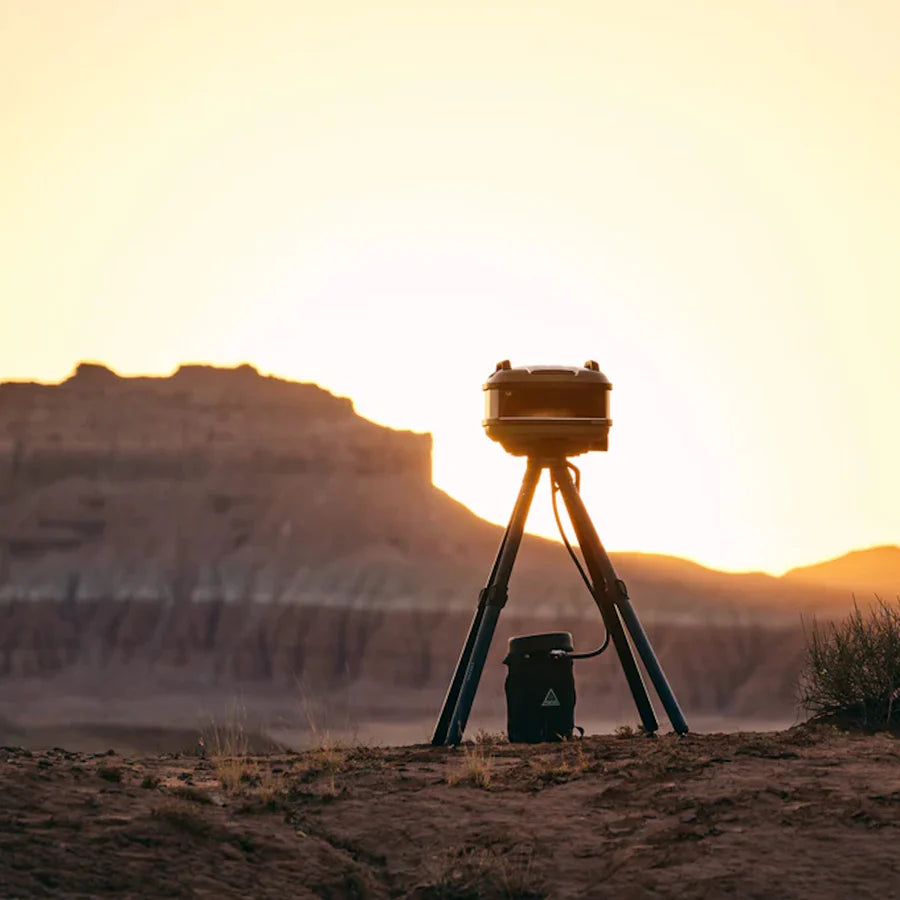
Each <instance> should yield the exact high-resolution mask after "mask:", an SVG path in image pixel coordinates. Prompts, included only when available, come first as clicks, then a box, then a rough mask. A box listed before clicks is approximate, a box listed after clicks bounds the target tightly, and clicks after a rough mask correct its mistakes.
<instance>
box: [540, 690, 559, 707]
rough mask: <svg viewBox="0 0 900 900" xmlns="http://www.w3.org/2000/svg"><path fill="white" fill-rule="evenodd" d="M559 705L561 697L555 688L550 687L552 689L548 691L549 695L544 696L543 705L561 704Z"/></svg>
mask: <svg viewBox="0 0 900 900" xmlns="http://www.w3.org/2000/svg"><path fill="white" fill-rule="evenodd" d="M559 705H560V703H559V698H558V697H557V696H556V692H555V691H554V690H553V688H550V690H549V691H547V696H546V697H544V702H543V703H542V704H541V706H559Z"/></svg>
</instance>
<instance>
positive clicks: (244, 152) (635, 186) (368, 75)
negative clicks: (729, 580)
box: [0, 0, 900, 572]
mask: <svg viewBox="0 0 900 900" xmlns="http://www.w3.org/2000/svg"><path fill="white" fill-rule="evenodd" d="M898 10H900V8H898V6H897V5H896V4H894V3H891V2H883V3H875V2H869V3H861V4H853V5H852V8H851V7H848V8H839V7H838V6H837V5H833V4H824V3H812V2H800V3H795V4H784V3H776V2H755V0H753V2H751V0H747V2H743V3H739V4H736V5H735V4H730V5H728V8H727V9H726V8H725V5H722V4H711V3H701V2H684V3H679V4H671V3H667V2H662V0H660V2H655V3H633V4H623V3H592V4H578V3H568V2H564V3H557V4H553V5H552V7H551V6H543V7H542V6H531V7H527V6H523V5H521V4H500V5H492V6H491V7H490V8H489V9H485V8H483V6H482V5H481V4H474V5H469V6H467V5H455V6H452V7H439V6H437V5H434V4H428V3H415V4H402V5H393V6H389V7H376V6H375V5H373V4H369V3H364V2H334V3H328V4H312V3H293V2H270V3H267V4H251V3H249V2H192V3H189V4H184V3H175V2H153V3H150V2H145V3H140V2H136V3H126V4H122V3H116V2H86V0H76V2H63V0H59V2H40V0H28V2H24V0H19V2H6V3H3V4H2V13H0V83H2V85H3V87H2V88H0V97H2V101H0V103H2V107H0V108H2V113H3V114H2V119H0V129H2V137H3V141H2V147H0V197H2V198H3V201H2V203H0V248H2V265H0V303H2V320H0V322H2V325H0V378H2V379H11V378H19V379H38V380H58V379H61V378H64V377H66V376H67V375H68V374H69V373H70V372H71V370H72V369H73V367H74V365H75V364H76V363H77V362H78V361H79V360H83V359H91V360H99V361H103V362H105V363H106V364H108V365H109V366H111V367H112V368H114V369H116V370H117V371H119V372H120V373H123V374H133V373H159V374H165V373H168V372H170V371H172V370H173V369H174V368H175V367H176V366H177V365H178V364H179V363H181V362H186V361H192V362H210V363H215V364H229V365H230V364H236V363H240V362H244V361H248V362H251V363H252V364H254V365H256V366H257V367H258V368H259V369H260V370H261V371H263V372H266V373H274V374H277V375H280V376H283V377H287V378H292V379H298V380H304V381H314V382H316V383H318V384H321V385H322V386H324V387H327V388H328V389H330V390H332V391H334V392H336V393H339V394H343V395H346V396H349V397H352V398H353V400H354V402H355V404H356V408H357V411H358V412H359V413H360V414H362V415H364V416H366V417H369V418H371V419H373V420H375V421H377V422H379V423H383V424H387V425H390V426H393V427H395V428H411V429H415V430H427V431H430V432H432V433H433V435H434V481H435V484H436V485H437V486H438V487H440V488H442V489H443V490H445V491H447V492H448V493H450V494H451V495H452V496H454V497H456V498H458V499H459V500H460V501H461V502H463V503H464V504H466V505H467V506H469V507H470V508H471V509H472V510H474V511H475V512H476V513H478V514H479V515H482V516H485V517H487V518H489V519H491V520H494V521H505V520H506V517H507V516H508V514H509V511H510V509H511V506H512V502H513V499H514V497H515V493H516V490H517V486H518V482H519V480H520V478H521V474H522V471H523V467H524V464H523V462H522V461H521V460H514V459H512V458H510V457H507V456H506V455H505V454H504V453H503V451H502V450H501V449H500V448H499V446H497V445H495V444H493V443H491V442H490V441H488V440H487V439H486V438H485V436H484V435H483V433H482V431H481V426H480V420H481V415H482V405H483V401H482V395H481V384H482V382H483V381H484V379H485V377H486V376H487V375H488V374H489V373H490V371H491V370H492V369H493V366H494V363H495V362H496V361H497V360H499V359H503V358H509V359H511V360H512V361H513V363H514V364H522V363H535V362H537V363H540V362H546V363H560V364H581V363H583V362H584V361H585V360H586V359H589V358H591V359H596V360H598V361H599V363H600V367H601V369H602V370H603V371H604V372H605V373H606V374H607V375H608V376H609V378H610V380H611V381H612V382H613V385H614V390H613V393H612V398H611V399H612V417H613V421H614V425H613V428H612V431H611V434H610V450H609V453H607V454H593V455H592V456H590V457H584V458H582V459H579V460H576V462H578V463H579V465H581V466H582V469H583V472H584V494H585V497H586V500H587V504H588V507H589V508H590V510H591V512H592V514H593V515H594V518H595V520H596V523H597V526H598V530H599V531H600V534H601V537H602V538H603V539H604V540H605V541H606V543H607V546H608V547H609V549H613V550H617V549H618V550H625V549H627V550H643V551H652V552H659V553H670V554H675V555H680V556H686V557H690V558H692V559H695V560H698V561H700V562H702V563H704V564H706V565H711V566H715V567H718V568H729V569H764V570H768V571H773V572H780V571H783V570H784V569H786V568H789V567H791V566H796V565H801V564H804V563H808V562H812V561H814V560H820V559H825V558H827V557H830V556H835V555H838V554H841V553H844V552H846V551H847V550H850V549H852V548H855V547H862V546H868V545H873V544H884V543H896V542H900V467H898V463H897V459H898V453H900V449H898V448H900V424H898V417H897V412H896V409H897V402H896V399H895V397H896V392H897V386H898V385H900V353H898V337H900V252H898V247H897V235H898V234H900V221H898V219H900V213H898V210H900V168H898V165H897V160H898V159H900V127H898V122H900V11H898ZM0 439H2V436H0ZM530 525H531V527H532V529H533V530H535V531H537V532H539V533H542V534H548V535H554V534H555V533H556V530H555V526H554V524H553V518H552V514H551V511H550V504H549V496H548V493H547V491H546V485H544V486H543V488H542V492H541V493H539V495H538V497H537V500H536V504H535V509H534V512H533V514H532V517H531V519H530Z"/></svg>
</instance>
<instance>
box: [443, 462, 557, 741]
mask: <svg viewBox="0 0 900 900" xmlns="http://www.w3.org/2000/svg"><path fill="white" fill-rule="evenodd" d="M541 468H542V466H541V465H540V463H538V462H536V461H535V460H532V459H530V458H529V460H528V467H527V468H526V470H525V476H524V477H523V479H522V487H521V488H520V489H519V496H518V498H517V499H516V505H515V507H514V508H513V513H512V518H511V519H510V520H509V525H508V526H507V529H506V534H505V535H504V537H503V542H502V543H501V545H500V551H499V553H498V554H497V559H496V560H495V561H494V568H493V570H492V571H491V577H490V579H489V580H488V584H487V587H485V588H484V590H483V591H482V592H481V596H480V597H479V602H478V606H479V611H478V612H476V614H475V619H474V621H473V622H472V628H471V630H470V631H469V636H468V638H467V639H466V646H465V647H464V648H463V653H462V655H461V656H460V660H459V663H458V664H457V672H456V673H455V674H454V678H453V684H451V686H450V690H449V691H448V693H447V699H446V700H445V701H444V709H443V710H442V711H441V717H440V719H439V720H438V727H437V728H436V729H435V733H434V737H433V738H432V743H433V744H458V743H459V742H460V741H461V740H462V735H463V732H464V731H465V729H466V722H468V720H469V713H470V712H471V711H472V702H473V701H474V699H475V692H476V691H477V690H478V682H479V681H480V680H481V673H482V670H483V669H484V663H485V660H486V659H487V655H488V650H489V649H490V646H491V640H492V639H493V637H494V630H495V629H496V627H497V620H498V619H499V618H500V610H501V609H503V607H504V606H505V605H506V592H507V587H508V586H509V577H510V575H511V574H512V567H513V563H514V562H515V560H516V553H518V550H519V544H520V543H521V542H522V534H523V533H524V531H525V520H526V519H527V518H528V510H529V508H530V507H531V500H532V498H533V497H534V491H535V488H536V487H537V483H538V481H539V479H540V477H541ZM467 651H468V654H467ZM467 655H468V659H465V660H464V657H465V656H467ZM464 662H465V666H464V667H463V663H464ZM457 677H459V686H458V688H457V690H456V697H455V698H454V697H452V694H453V693H454V687H456V682H457ZM451 701H453V703H452V706H451V705H450V704H451ZM448 709H449V710H451V711H450V712H449V721H448V722H447V725H446V729H442V727H441V726H442V725H443V723H444V720H445V715H447V714H448Z"/></svg>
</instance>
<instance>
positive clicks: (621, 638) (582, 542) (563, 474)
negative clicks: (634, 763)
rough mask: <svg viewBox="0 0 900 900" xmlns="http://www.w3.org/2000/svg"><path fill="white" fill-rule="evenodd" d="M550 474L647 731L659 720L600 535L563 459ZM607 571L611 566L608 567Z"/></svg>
mask: <svg viewBox="0 0 900 900" xmlns="http://www.w3.org/2000/svg"><path fill="white" fill-rule="evenodd" d="M550 476H551V478H553V480H554V481H555V482H556V484H558V485H559V491H560V493H561V494H562V496H563V501H564V502H565V504H566V509H567V510H568V512H569V518H570V519H571V520H572V527H573V528H574V529H575V537H576V538H577V539H578V544H579V546H580V547H581V552H582V553H583V554H584V560H585V562H586V563H587V567H588V571H589V572H590V575H591V581H592V582H593V584H594V587H595V589H600V591H601V593H600V596H599V597H597V598H595V599H596V601H597V605H598V607H599V608H600V614H601V615H602V616H603V621H604V623H605V625H606V627H607V629H609V635H610V638H611V639H612V642H613V646H615V648H616V652H617V653H618V654H619V662H621V664H622V669H623V671H624V672H625V678H626V679H627V681H628V687H629V688H630V689H631V695H632V697H634V702H635V705H636V706H637V708H638V713H639V714H640V717H641V723H642V724H643V726H644V730H645V731H646V732H648V733H650V734H652V733H653V732H655V731H656V730H657V729H658V728H659V722H657V720H656V713H654V712H653V704H652V703H651V702H650V697H649V695H648V694H647V688H646V687H645V686H644V679H643V678H641V672H640V669H638V667H637V662H636V661H635V658H634V654H633V653H632V652H631V647H629V646H628V638H627V637H626V636H625V630H624V629H623V628H622V622H621V620H620V619H619V614H618V612H617V611H616V606H615V599H616V598H615V594H614V593H613V591H614V590H615V585H616V582H615V580H613V581H609V580H608V579H607V575H606V573H605V572H604V571H603V566H602V560H601V557H602V558H605V559H606V561H607V562H609V558H608V557H607V556H606V552H605V551H604V550H603V545H602V544H601V543H600V538H599V537H597V532H596V530H595V529H594V523H593V522H591V518H590V516H589V515H588V511H587V509H586V508H585V505H584V503H582V501H581V495H580V494H579V493H578V491H577V490H576V489H575V483H574V482H573V481H572V475H571V474H570V472H569V469H568V467H567V466H566V463H565V460H563V461H562V462H559V463H555V464H554V465H553V467H552V468H551V470H550ZM609 568H610V571H611V570H612V565H611V564H610V566H609Z"/></svg>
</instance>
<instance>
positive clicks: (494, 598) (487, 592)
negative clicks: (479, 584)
mask: <svg viewBox="0 0 900 900" xmlns="http://www.w3.org/2000/svg"><path fill="white" fill-rule="evenodd" d="M507 599H509V594H508V593H507V590H506V586H505V585H499V584H492V585H490V586H489V587H486V588H482V589H481V592H480V593H479V594H478V605H479V606H480V607H485V606H495V607H496V608H497V609H503V607H504V606H506V601H507Z"/></svg>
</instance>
